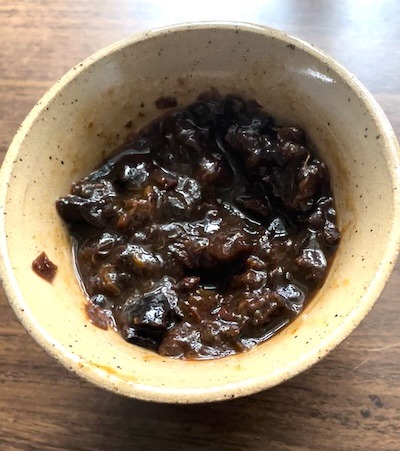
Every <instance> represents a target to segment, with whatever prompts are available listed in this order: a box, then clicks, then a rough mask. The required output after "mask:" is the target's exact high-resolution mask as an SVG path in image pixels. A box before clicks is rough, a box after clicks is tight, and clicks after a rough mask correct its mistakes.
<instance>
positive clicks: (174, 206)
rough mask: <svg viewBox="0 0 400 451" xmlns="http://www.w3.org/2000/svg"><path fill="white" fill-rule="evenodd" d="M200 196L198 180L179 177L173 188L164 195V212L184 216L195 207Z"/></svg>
mask: <svg viewBox="0 0 400 451" xmlns="http://www.w3.org/2000/svg"><path fill="white" fill-rule="evenodd" d="M201 198H202V193H201V188H200V185H199V184H198V182H197V181H196V180H194V179H192V178H189V177H179V179H178V184H177V186H176V188H175V190H171V191H168V193H167V196H166V203H167V208H170V210H169V211H168V210H166V211H165V213H167V214H169V215H171V214H172V215H177V216H178V217H186V216H187V215H188V214H189V213H190V212H191V211H192V210H193V209H195V208H196V207H197V206H198V205H199V203H200V201H201Z"/></svg>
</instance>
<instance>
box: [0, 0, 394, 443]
mask: <svg viewBox="0 0 400 451" xmlns="http://www.w3.org/2000/svg"><path fill="white" fill-rule="evenodd" d="M399 17H400V2H397V1H384V0H382V1H375V2H372V1H368V0H365V1H361V0H358V1H356V0H353V1H352V0H348V1H345V0H343V1H342V0H340V1H334V2H329V1H327V0H326V1H311V0H308V1H306V0H304V1H296V0H291V1H290V0H276V1H256V0H246V1H243V2H239V1H236V0H231V1H220V2H218V1H216V0H212V1H211V0H202V1H201V2H195V3H194V2H193V3H192V2H185V1H183V0H182V1H181V0H169V1H156V0H147V1H146V0H131V1H129V0H113V1H112V0H92V1H84V0H41V1H34V0H31V1H28V0H25V1H24V0H15V1H11V0H9V1H8V0H0V37H1V39H0V152H1V159H2V158H3V156H4V153H5V151H6V149H7V147H8V146H9V144H10V142H11V139H12V137H13V135H14V133H15V132H16V130H17V128H18V126H19V124H20V123H21V121H22V120H23V119H24V117H25V116H26V114H27V113H28V112H29V110H30V109H31V108H32V106H33V105H34V104H35V103H36V102H37V100H38V99H39V98H40V97H41V96H42V94H44V92H45V91H46V90H47V89H48V88H49V87H50V86H51V85H52V84H53V83H54V82H55V81H56V80H57V78H59V77H60V76H61V75H62V74H64V73H65V72H66V71H67V70H68V69H69V68H70V67H72V66H73V65H74V64H75V63H77V62H78V61H80V60H81V59H83V58H84V57H86V56H88V55H89V54H91V53H93V52H94V51H96V50H97V49H99V48H101V47H103V46H105V45H107V44H110V43H112V42H113V41H115V40H118V39H120V38H123V37H126V36H128V35H129V34H131V33H133V32H136V31H139V30H144V29H146V28H150V27H155V26H160V25H166V24H169V23H174V22H179V21H185V20H207V19H227V20H244V21H252V22H258V23H262V24H265V25H270V26H272V27H275V28H280V29H282V30H284V31H286V32H288V33H290V34H293V35H296V36H298V37H300V38H303V39H305V40H307V41H310V42H312V43H313V44H315V45H317V46H318V47H320V48H322V49H323V50H325V51H326V52H328V53H329V54H331V55H332V56H333V57H335V58H336V59H337V60H338V61H339V62H341V63H342V64H344V65H345V66H346V67H347V68H348V69H350V70H351V71H352V72H353V73H354V74H355V75H356V76H357V77H358V78H359V79H360V80H361V81H362V82H363V83H364V84H365V85H366V86H367V88H369V89H370V90H371V91H372V93H373V94H374V95H375V97H376V98H377V100H378V102H380V104H381V105H382V107H383V108H384V110H385V111H386V113H387V115H388V117H389V119H390V120H391V122H392V124H393V126H394V128H395V131H396V132H397V134H399V133H400V76H399V75H400V46H399V41H400V19H399ZM399 269H400V268H399V266H397V268H396V270H395V272H394V274H393V276H392V278H391V280H390V283H389V284H388V286H387V288H386V289H385V291H384V293H383V294H382V296H381V298H380V300H379V302H378V303H377V304H376V306H375V308H374V309H373V311H372V312H371V313H370V314H369V316H368V317H367V319H366V320H365V321H364V322H363V323H362V325H361V326H360V327H359V328H358V329H357V330H356V331H355V332H354V333H353V334H352V335H351V336H350V337H349V338H348V339H347V340H346V341H345V342H343V343H342V344H341V345H340V346H339V347H338V348H337V349H336V350H335V351H333V352H332V353H331V354H330V355H329V356H328V357H327V358H326V359H325V360H323V361H322V362H320V363H319V364H317V365H316V366H314V367H313V368H312V369H311V370H309V371H307V372H305V373H303V374H302V375H300V376H298V377H295V378H294V379H292V380H290V381H289V382H287V383H285V384H283V385H281V386H278V387H276V388H273V389H271V390H268V391H265V392H263V393H259V394H257V395H254V396H250V397H247V398H243V399H238V400H234V401H229V402H224V403H216V404H208V405H193V406H173V405H157V404H150V403H144V402H139V401H135V400H131V399H125V398H122V397H119V396H116V395H113V394H111V393H107V392H105V391H102V390H100V389H98V388H96V387H94V386H92V385H90V384H89V383H87V382H85V381H83V380H81V379H79V378H78V377H76V376H75V375H73V374H71V373H69V372H68V371H67V370H65V369H64V368H62V367H61V366H60V365H58V364H57V363H56V362H55V361H53V360H52V359H51V358H50V357H48V356H47V354H45V352H44V351H43V350H42V349H41V348H40V347H39V346H38V345H36V343H34V342H33V340H32V339H31V338H30V337H29V336H28V335H27V333H26V332H25V331H24V330H23V328H22V327H21V325H20V324H19V322H18V321H17V319H16V317H15V315H14V313H13V312H12V310H11V308H10V307H9V306H8V304H7V301H6V298H5V296H4V294H3V293H2V292H0V449H1V450H14V449H24V450H25V449H38V450H47V449H52V450H53V449H71V450H72V449H77V450H78V449H82V450H86V449H88V450H102V449H104V450H112V449H134V450H163V449H166V450H176V449H178V448H180V449H183V450H192V449H193V450H196V449H219V450H244V449H246V450H265V449H267V450H299V449H315V450H323V449H327V450H353V449H354V450H355V449H360V450H378V449H379V450H391V449H392V450H397V449H400V430H399V429H400V367H399V364H400V327H399V302H398V301H399V299H398V294H397V293H398V290H399V283H400V272H399Z"/></svg>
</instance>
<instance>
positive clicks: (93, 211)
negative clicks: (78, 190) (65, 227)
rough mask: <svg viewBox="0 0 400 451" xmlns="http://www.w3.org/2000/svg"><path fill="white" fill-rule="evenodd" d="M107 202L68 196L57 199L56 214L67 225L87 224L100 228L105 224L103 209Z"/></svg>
mask: <svg viewBox="0 0 400 451" xmlns="http://www.w3.org/2000/svg"><path fill="white" fill-rule="evenodd" d="M108 202H109V200H92V199H84V198H82V197H79V196H73V195H70V196H68V197H64V198H61V199H58V200H57V202H56V207H57V211H58V214H59V215H60V216H61V217H62V218H63V219H64V220H65V221H66V222H68V223H75V222H87V223H88V224H91V225H93V226H95V227H98V228H102V227H105V226H106V224H107V218H105V217H104V208H105V206H106V204H107V203H108Z"/></svg>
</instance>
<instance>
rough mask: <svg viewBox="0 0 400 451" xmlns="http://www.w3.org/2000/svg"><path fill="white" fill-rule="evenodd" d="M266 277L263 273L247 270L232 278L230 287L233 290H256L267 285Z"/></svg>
mask: <svg viewBox="0 0 400 451" xmlns="http://www.w3.org/2000/svg"><path fill="white" fill-rule="evenodd" d="M267 279H268V275H267V273H266V272H265V271H257V270H255V269H248V270H247V271H246V272H244V273H242V274H240V275H238V276H236V277H234V280H233V281H232V285H233V286H234V287H235V288H239V287H245V289H246V290H253V291H254V290H258V289H259V288H262V287H263V286H264V285H265V284H266V283H267Z"/></svg>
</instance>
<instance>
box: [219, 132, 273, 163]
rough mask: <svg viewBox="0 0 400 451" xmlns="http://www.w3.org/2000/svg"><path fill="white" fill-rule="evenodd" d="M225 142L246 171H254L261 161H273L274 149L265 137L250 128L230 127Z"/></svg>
mask: <svg viewBox="0 0 400 451" xmlns="http://www.w3.org/2000/svg"><path fill="white" fill-rule="evenodd" d="M225 141H226V142H227V143H228V144H229V146H230V147H231V148H232V149H233V150H234V151H235V152H236V153H237V154H238V155H240V157H241V158H242V159H243V162H244V164H245V167H246V168H247V169H248V170H253V169H255V168H256V167H257V166H258V165H259V164H260V163H261V161H262V159H265V158H267V159H273V158H274V152H275V151H274V148H273V146H272V143H271V141H270V140H269V139H268V137H267V136H264V135H260V134H259V133H257V132H255V131H254V130H253V129H252V128H251V127H241V126H238V125H232V126H231V127H230V128H229V130H228V132H227V134H226V135H225Z"/></svg>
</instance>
